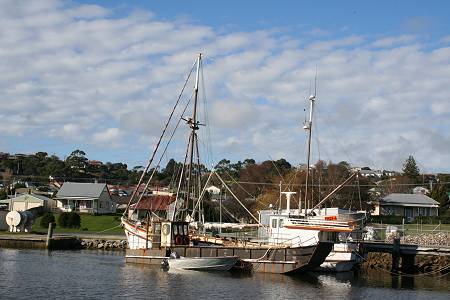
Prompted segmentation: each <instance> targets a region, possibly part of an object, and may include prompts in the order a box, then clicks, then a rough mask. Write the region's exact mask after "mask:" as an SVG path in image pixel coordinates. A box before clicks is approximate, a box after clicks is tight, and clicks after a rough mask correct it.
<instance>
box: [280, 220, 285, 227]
mask: <svg viewBox="0 0 450 300" xmlns="http://www.w3.org/2000/svg"><path fill="white" fill-rule="evenodd" d="M283 221H284V219H280V228H283Z"/></svg>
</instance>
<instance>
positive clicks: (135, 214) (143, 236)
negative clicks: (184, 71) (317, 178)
mask: <svg viewBox="0 0 450 300" xmlns="http://www.w3.org/2000/svg"><path fill="white" fill-rule="evenodd" d="M201 59H202V57H201V55H199V57H198V59H197V61H196V64H195V65H194V66H196V69H197V72H196V79H195V87H194V92H193V106H192V117H190V118H185V117H184V116H183V114H184V113H185V111H186V110H187V108H188V106H189V103H190V102H191V99H189V100H188V101H187V103H186V106H185V107H184V109H179V110H182V112H181V116H180V118H179V119H178V123H177V124H176V125H174V124H172V125H173V126H171V124H170V123H171V120H172V117H173V115H174V112H175V111H176V109H177V105H178V104H179V100H180V99H181V96H182V94H180V97H179V98H178V100H177V102H176V104H175V107H174V108H173V110H172V113H171V114H170V116H169V119H168V121H167V123H166V125H165V127H164V130H163V132H162V134H161V137H160V139H159V141H158V143H157V145H156V147H155V150H154V152H153V153H152V156H151V158H150V160H149V162H148V164H147V166H146V168H145V169H144V171H143V173H142V175H141V178H140V180H139V182H138V184H137V187H136V189H135V191H134V192H133V194H132V196H131V199H130V202H129V203H128V205H127V209H126V210H125V212H124V214H123V216H122V225H123V227H124V230H125V233H126V235H127V239H128V245H129V249H127V251H126V261H127V262H132V263H142V264H161V262H167V263H168V265H169V267H170V265H171V263H172V266H178V267H182V268H187V267H189V268H190V269H193V268H196V269H208V268H209V266H211V265H212V264H213V263H214V262H217V263H218V265H219V267H218V268H217V269H227V268H228V264H231V262H232V261H233V260H235V259H236V257H238V258H239V259H240V266H238V267H243V268H251V269H252V270H253V271H255V272H265V273H294V272H302V271H306V270H311V269H313V268H315V267H317V266H319V265H320V264H321V263H322V262H323V261H324V260H325V258H326V257H327V255H328V254H329V253H330V251H331V248H332V246H333V242H334V240H335V238H336V235H335V232H331V231H330V230H329V228H328V227H327V224H325V223H326V222H322V224H319V223H317V224H315V226H314V228H312V227H311V228H302V229H298V230H300V231H305V232H308V234H309V235H310V236H311V237H312V238H311V239H310V240H309V241H301V242H299V241H295V242H292V241H291V242H281V243H280V242H278V241H275V240H269V241H268V242H267V243H264V244H260V243H241V242H239V241H230V240H216V239H209V238H208V237H206V236H204V235H203V236H202V235H200V234H199V232H198V231H197V230H196V229H195V227H192V226H190V225H191V224H194V223H195V224H199V225H200V227H201V226H202V224H204V223H205V216H204V211H203V205H202V196H203V195H204V191H205V189H204V188H203V189H202V188H201V187H202V186H206V185H207V183H206V184H205V185H203V182H204V181H203V182H202V175H204V174H203V173H204V167H203V166H202V165H201V164H200V159H199V151H198V136H197V130H199V128H200V126H201V125H204V124H201V123H200V122H199V121H198V115H197V98H198V91H199V86H198V85H199V77H200V75H201V74H203V72H200V67H201ZM194 66H193V68H192V69H191V73H192V70H193V69H194ZM191 73H190V74H191ZM190 74H189V76H188V79H187V80H186V83H187V82H188V80H189V77H190ZM183 90H184V88H183ZM181 120H184V121H186V123H187V125H188V126H189V128H190V137H189V143H188V147H187V150H186V154H185V158H184V163H183V164H182V165H181V167H180V170H179V171H178V172H177V174H176V178H175V180H174V182H176V183H177V187H176V189H175V190H174V191H173V193H172V194H171V195H170V197H173V201H172V202H171V201H169V202H170V203H168V207H167V210H166V211H165V212H164V214H157V213H155V211H154V210H152V209H146V210H145V214H143V215H139V209H138V208H139V203H140V202H141V201H142V199H143V197H144V195H145V196H146V197H147V196H148V198H149V201H157V198H158V197H152V195H149V194H148V187H149V185H150V182H151V180H152V178H153V175H154V174H155V172H156V170H157V169H158V168H159V165H160V162H161V160H162V158H163V157H164V156H165V154H166V153H165V152H166V150H167V146H168V145H169V143H170V142H171V140H172V137H173V136H174V133H175V130H176V129H177V128H178V124H179V123H180V121H181ZM172 127H173V128H174V129H173V130H174V131H173V132H172V134H171V135H169V134H168V133H166V130H167V129H168V128H172ZM163 139H166V140H168V143H167V145H166V147H160V143H161V141H162V140H163ZM160 148H163V149H164V150H161V149H160ZM157 154H158V156H159V157H160V158H159V161H157V158H156V157H157ZM155 161H156V163H154V162H155ZM202 167H203V169H202ZM212 174H216V175H217V176H218V178H219V179H220V180H221V181H222V183H223V184H224V185H225V183H224V181H223V180H222V179H221V178H220V176H219V174H217V173H216V172H214V171H213V172H211V173H210V177H211V175H212ZM144 178H145V180H146V183H144ZM203 179H204V177H203ZM208 180H209V179H208ZM225 186H226V185H225ZM142 187H143V188H142ZM230 191H231V190H230ZM236 200H238V199H236ZM158 201H159V200H158ZM238 201H239V200H238ZM239 203H240V202H239ZM132 204H134V211H131V210H130V207H131V205H132ZM252 217H253V215H252ZM253 218H254V219H255V221H256V222H258V220H257V219H256V218H255V217H253ZM305 224H309V225H312V223H308V221H306V223H305ZM202 238H203V242H206V244H208V245H204V246H202V245H200V244H198V242H199V241H200V240H202ZM212 240H214V242H212ZM173 252H176V253H178V255H180V257H183V258H182V259H181V258H180V259H179V260H178V259H174V260H172V259H170V258H169V257H170V254H171V253H173Z"/></svg>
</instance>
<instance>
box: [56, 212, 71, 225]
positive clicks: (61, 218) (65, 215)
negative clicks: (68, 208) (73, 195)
mask: <svg viewBox="0 0 450 300" xmlns="http://www.w3.org/2000/svg"><path fill="white" fill-rule="evenodd" d="M68 218H69V213H68V212H63V213H61V214H60V215H59V217H58V225H59V226H61V227H62V228H67V227H68V225H67V219H68Z"/></svg>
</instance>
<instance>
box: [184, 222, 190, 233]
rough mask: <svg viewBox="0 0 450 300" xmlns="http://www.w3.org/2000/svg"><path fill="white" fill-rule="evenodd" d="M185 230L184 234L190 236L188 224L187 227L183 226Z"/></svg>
mask: <svg viewBox="0 0 450 300" xmlns="http://www.w3.org/2000/svg"><path fill="white" fill-rule="evenodd" d="M183 228H184V234H185V235H188V234H189V230H188V226H187V224H185V225H184V226H183Z"/></svg>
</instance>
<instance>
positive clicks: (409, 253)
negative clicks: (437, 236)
mask: <svg viewBox="0 0 450 300" xmlns="http://www.w3.org/2000/svg"><path fill="white" fill-rule="evenodd" d="M359 252H360V254H361V255H364V256H365V255H366V254H367V253H389V254H391V255H392V271H394V272H397V271H398V270H400V269H401V270H402V271H405V272H407V273H408V271H409V270H413V269H414V263H415V257H416V256H417V255H426V256H450V246H440V245H412V244H401V243H400V239H394V241H393V243H386V242H375V241H364V242H363V243H360V250H359ZM400 260H401V265H400Z"/></svg>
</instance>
